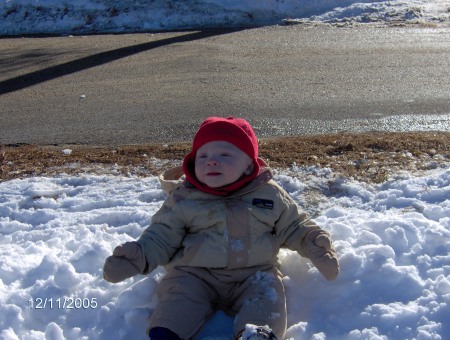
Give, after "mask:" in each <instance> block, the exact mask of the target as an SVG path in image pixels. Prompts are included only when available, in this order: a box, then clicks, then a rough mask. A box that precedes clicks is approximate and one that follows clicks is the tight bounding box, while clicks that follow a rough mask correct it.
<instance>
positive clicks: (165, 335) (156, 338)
mask: <svg viewBox="0 0 450 340" xmlns="http://www.w3.org/2000/svg"><path fill="white" fill-rule="evenodd" d="M148 335H149V337H150V340H181V338H180V337H179V336H178V335H176V333H174V332H172V331H171V330H170V329H168V328H164V327H155V328H152V329H151V330H150V333H149V334H148Z"/></svg>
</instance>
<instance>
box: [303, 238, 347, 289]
mask: <svg viewBox="0 0 450 340" xmlns="http://www.w3.org/2000/svg"><path fill="white" fill-rule="evenodd" d="M303 247H304V249H305V254H306V256H307V257H308V258H309V259H310V260H311V262H312V263H313V265H314V266H315V267H316V268H317V269H318V270H319V272H320V273H322V275H323V276H325V277H326V279H327V280H330V281H331V280H334V279H335V278H336V276H337V275H338V274H339V262H338V259H337V256H336V250H335V249H334V247H333V241H332V240H331V237H330V234H328V233H327V232H326V231H325V230H322V229H318V230H312V231H310V232H309V233H308V234H307V235H306V237H305V239H304V241H303Z"/></svg>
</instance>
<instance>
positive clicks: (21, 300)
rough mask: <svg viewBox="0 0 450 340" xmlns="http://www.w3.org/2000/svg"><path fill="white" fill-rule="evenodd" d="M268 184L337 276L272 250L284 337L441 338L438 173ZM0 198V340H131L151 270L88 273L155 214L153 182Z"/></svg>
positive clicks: (445, 187)
mask: <svg viewBox="0 0 450 340" xmlns="http://www.w3.org/2000/svg"><path fill="white" fill-rule="evenodd" d="M275 180H276V181H277V182H278V183H280V184H281V185H282V186H283V187H284V188H285V189H286V190H287V191H288V192H289V193H290V195H291V196H292V197H293V198H294V199H295V200H296V201H297V202H298V203H299V204H301V205H303V206H304V208H305V209H306V210H307V211H308V212H310V213H311V215H313V216H315V217H314V220H315V221H316V223H318V224H319V225H320V226H322V227H323V228H324V229H326V230H328V231H329V232H330V233H331V234H332V235H333V238H334V240H335V246H336V249H337V252H338V256H339V259H340V264H341V274H340V275H339V277H338V278H337V279H336V280H335V281H332V282H328V281H326V280H325V279H324V278H323V277H322V276H321V275H320V274H319V273H318V271H317V270H316V269H315V268H314V267H312V265H311V264H310V262H309V260H307V259H304V258H301V257H300V256H299V255H298V254H297V253H295V252H292V251H288V250H282V251H281V253H280V259H281V263H282V267H281V270H282V272H283V274H284V275H285V277H284V283H285V286H286V294H287V301H288V332H287V338H288V339H448V338H449V336H450V166H448V165H441V166H439V167H437V168H436V169H434V170H428V171H426V172H423V173H420V174H409V173H404V174H398V175H397V176H396V177H393V178H390V179H389V180H387V181H386V182H384V183H381V184H370V183H365V182H358V181H356V180H353V179H351V178H343V177H342V176H339V175H337V174H334V173H333V172H332V171H331V170H330V169H321V168H315V167H312V168H299V167H293V168H291V169H289V170H284V171H281V170H276V169H275ZM0 194H1V195H0V278H1V280H0V315H1V316H2V317H1V318H0V334H1V335H0V338H3V339H112V338H113V339H145V328H146V324H147V319H148V317H149V315H150V314H151V312H152V308H153V306H154V305H155V302H156V300H157V298H156V296H155V289H156V287H157V284H158V282H159V280H160V279H161V277H162V276H163V275H164V269H163V268H158V269H156V271H154V272H153V273H151V274H150V275H148V276H138V277H135V278H132V279H129V280H126V281H125V282H122V283H119V284H110V283H108V282H106V281H105V280H103V279H102V266H103V262H104V260H105V258H106V257H107V256H109V255H110V254H111V252H112V250H113V248H114V247H115V246H117V245H119V244H120V243H122V242H125V241H130V240H133V239H135V238H137V237H139V235H140V234H141V233H142V231H143V229H144V228H145V227H146V226H147V225H148V223H149V221H150V219H151V216H152V215H153V214H154V213H155V212H156V211H157V209H158V208H159V207H160V206H161V204H162V202H163V200H164V198H165V194H164V193H163V191H162V190H161V188H160V186H159V182H158V178H157V177H146V178H140V177H133V176H123V175H101V176H100V175H80V176H76V177H74V176H69V175H59V176H54V177H33V178H26V179H15V180H11V181H5V182H3V183H0ZM312 195H313V196H314V199H309V198H310V197H309V196H312ZM308 202H310V203H308ZM269 293H270V292H268V294H269ZM231 325H232V319H231V318H230V317H228V316H226V315H225V314H223V313H222V312H218V313H217V314H216V315H215V317H214V318H213V320H211V321H210V322H209V323H208V324H207V326H206V327H205V329H204V330H203V333H202V336H200V337H198V338H199V339H230V338H231V337H230V330H231V327H232V326H231Z"/></svg>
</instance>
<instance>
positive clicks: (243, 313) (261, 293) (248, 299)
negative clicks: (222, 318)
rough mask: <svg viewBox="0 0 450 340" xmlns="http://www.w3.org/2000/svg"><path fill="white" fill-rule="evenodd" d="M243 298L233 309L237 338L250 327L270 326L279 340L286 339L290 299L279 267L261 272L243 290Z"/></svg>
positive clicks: (246, 283) (245, 283)
mask: <svg viewBox="0 0 450 340" xmlns="http://www.w3.org/2000/svg"><path fill="white" fill-rule="evenodd" d="M239 290H240V291H241V294H240V296H239V297H238V299H237V300H236V301H235V303H234V305H233V309H234V310H236V311H237V314H236V316H235V319H234V333H235V334H234V335H235V336H236V335H238V334H239V333H240V332H242V331H243V330H244V329H245V325H246V324H253V325H258V326H265V325H267V326H269V327H270V328H271V329H272V331H273V332H274V333H275V334H276V336H277V337H278V339H284V335H285V333H286V327H287V316H286V297H285V291H284V286H283V282H282V274H281V273H280V272H279V270H278V269H277V268H275V267H273V268H272V269H269V270H266V271H258V272H256V273H255V274H253V275H252V276H250V277H249V278H248V279H247V280H246V281H245V282H244V283H243V284H242V286H241V287H240V289H239Z"/></svg>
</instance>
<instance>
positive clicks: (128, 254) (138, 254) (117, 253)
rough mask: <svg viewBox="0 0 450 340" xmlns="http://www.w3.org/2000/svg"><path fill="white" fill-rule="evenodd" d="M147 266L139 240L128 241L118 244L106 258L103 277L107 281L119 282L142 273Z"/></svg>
mask: <svg viewBox="0 0 450 340" xmlns="http://www.w3.org/2000/svg"><path fill="white" fill-rule="evenodd" d="M145 267H146V260H145V256H144V253H143V251H142V249H141V246H140V245H139V244H138V243H137V242H126V243H124V244H122V245H120V246H117V247H116V248H115V249H114V251H113V255H112V256H110V257H108V258H107V259H106V261H105V265H104V266H103V277H104V279H105V280H106V281H109V282H111V283H117V282H120V281H123V280H126V279H128V278H130V277H132V276H134V275H137V274H142V273H143V272H144V270H145Z"/></svg>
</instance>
